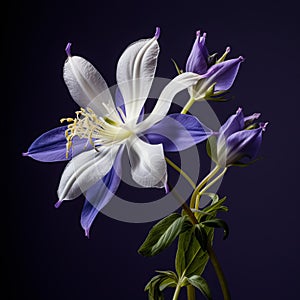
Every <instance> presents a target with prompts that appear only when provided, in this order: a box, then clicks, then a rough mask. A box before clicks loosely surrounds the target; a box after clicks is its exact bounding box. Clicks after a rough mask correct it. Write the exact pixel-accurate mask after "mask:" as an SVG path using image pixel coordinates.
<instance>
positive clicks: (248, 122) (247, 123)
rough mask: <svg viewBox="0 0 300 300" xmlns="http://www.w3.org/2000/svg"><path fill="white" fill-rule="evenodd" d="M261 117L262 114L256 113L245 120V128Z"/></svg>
mask: <svg viewBox="0 0 300 300" xmlns="http://www.w3.org/2000/svg"><path fill="white" fill-rule="evenodd" d="M259 117H260V113H254V114H253V115H251V116H247V117H245V118H244V123H245V127H247V126H249V125H251V124H252V123H253V122H254V121H255V120H256V119H258V118H259Z"/></svg>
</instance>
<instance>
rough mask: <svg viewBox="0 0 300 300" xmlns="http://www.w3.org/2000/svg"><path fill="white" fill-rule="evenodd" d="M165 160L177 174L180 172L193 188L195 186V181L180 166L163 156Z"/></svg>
mask: <svg viewBox="0 0 300 300" xmlns="http://www.w3.org/2000/svg"><path fill="white" fill-rule="evenodd" d="M165 160H166V162H167V164H168V165H170V166H171V167H172V168H173V169H174V170H176V171H177V172H178V173H179V174H181V175H182V176H183V177H184V178H185V179H186V181H187V182H188V183H189V184H190V185H191V187H192V188H193V189H195V188H196V184H195V182H194V181H193V180H192V179H191V177H190V176H189V175H188V174H186V173H185V172H184V171H183V170H182V169H181V168H179V167H178V166H177V165H176V164H175V163H173V162H172V161H171V160H170V159H169V158H167V157H166V156H165Z"/></svg>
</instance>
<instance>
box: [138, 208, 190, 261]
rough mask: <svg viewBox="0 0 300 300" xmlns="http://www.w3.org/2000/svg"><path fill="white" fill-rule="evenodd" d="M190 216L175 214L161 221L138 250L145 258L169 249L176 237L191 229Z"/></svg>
mask: <svg viewBox="0 0 300 300" xmlns="http://www.w3.org/2000/svg"><path fill="white" fill-rule="evenodd" d="M191 226H192V224H191V223H190V221H189V218H188V216H181V215H180V214H177V213H174V214H171V215H169V216H168V217H166V218H164V219H162V220H161V221H159V222H158V223H157V224H156V225H154V226H153V228H152V229H151V230H150V232H149V234H148V236H147V237H146V240H145V241H144V243H143V244H142V245H141V247H140V248H139V249H138V253H140V254H141V255H143V256H154V255H156V254H158V253H160V252H161V251H163V250H164V249H165V248H167V247H168V246H169V245H170V244H171V243H172V242H173V241H174V240H175V239H176V237H177V236H178V235H179V234H180V233H182V232H184V231H186V230H187V229H188V228H190V227H191Z"/></svg>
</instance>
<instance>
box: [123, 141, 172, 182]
mask: <svg viewBox="0 0 300 300" xmlns="http://www.w3.org/2000/svg"><path fill="white" fill-rule="evenodd" d="M126 146H127V150H128V156H129V160H130V165H131V174H132V178H133V180H134V181H135V182H137V183H138V184H140V185H141V186H143V187H158V188H162V187H164V186H165V184H166V182H167V166H166V161H165V156H164V152H163V147H162V145H161V144H159V145H150V144H148V143H145V142H143V141H142V140H141V139H140V138H138V137H135V138H132V139H131V140H130V141H128V143H127V144H126Z"/></svg>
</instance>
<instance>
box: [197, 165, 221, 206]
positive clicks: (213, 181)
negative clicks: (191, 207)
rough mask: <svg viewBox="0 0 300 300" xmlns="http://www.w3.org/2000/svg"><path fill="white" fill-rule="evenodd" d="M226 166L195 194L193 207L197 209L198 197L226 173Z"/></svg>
mask: <svg viewBox="0 0 300 300" xmlns="http://www.w3.org/2000/svg"><path fill="white" fill-rule="evenodd" d="M226 171H227V168H224V170H223V171H222V172H221V173H220V174H219V175H218V176H217V177H216V178H214V179H213V180H212V181H211V182H210V183H208V184H207V185H206V186H205V187H204V188H203V189H202V190H201V191H200V192H199V193H198V194H197V195H196V199H195V200H196V201H195V209H199V205H200V197H201V196H202V195H203V194H204V193H205V192H206V191H207V190H208V189H209V188H210V187H211V186H213V185H214V184H215V183H216V182H217V181H218V180H220V179H221V178H222V177H223V176H224V174H225V173H226Z"/></svg>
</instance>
